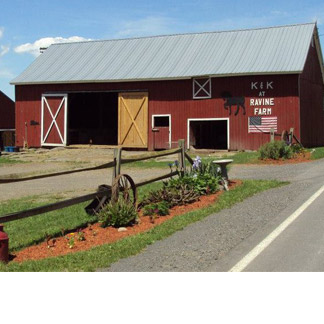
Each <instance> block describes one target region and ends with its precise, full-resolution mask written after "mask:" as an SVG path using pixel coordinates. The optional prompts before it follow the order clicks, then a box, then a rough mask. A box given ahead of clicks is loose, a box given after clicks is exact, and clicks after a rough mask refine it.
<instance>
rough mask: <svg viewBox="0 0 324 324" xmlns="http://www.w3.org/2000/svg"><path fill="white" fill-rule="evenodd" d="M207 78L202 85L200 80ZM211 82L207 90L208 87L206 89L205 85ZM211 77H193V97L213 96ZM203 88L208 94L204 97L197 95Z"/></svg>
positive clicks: (207, 97)
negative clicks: (196, 88) (197, 88)
mask: <svg viewBox="0 0 324 324" xmlns="http://www.w3.org/2000/svg"><path fill="white" fill-rule="evenodd" d="M205 79H207V81H206V82H205V83H204V84H203V85H201V84H200V83H199V82H198V80H205ZM208 83H209V91H208V92H207V89H205V86H208ZM211 83H212V81H211V77H205V78H203V77H200V78H193V79H192V99H210V98H211V97H212V88H211ZM195 84H196V85H197V86H198V87H199V90H197V91H195ZM201 90H203V91H204V92H205V93H206V94H207V96H204V97H197V94H198V93H199V92H200V91H201Z"/></svg>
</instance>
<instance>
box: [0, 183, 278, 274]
mask: <svg viewBox="0 0 324 324" xmlns="http://www.w3.org/2000/svg"><path fill="white" fill-rule="evenodd" d="M283 184H284V183H282V182H278V181H268V180H262V181H261V180H258V181H254V180H245V181H244V183H243V185H242V186H240V187H237V188H235V189H234V190H231V191H229V192H225V193H224V194H223V195H222V196H221V197H220V199H219V201H218V202H217V203H215V204H213V205H212V206H209V207H206V208H203V209H200V210H196V211H192V212H190V213H186V214H183V215H180V216H177V217H174V218H173V219H170V220H168V221H167V222H165V223H163V224H161V225H159V226H156V227H155V228H154V229H152V230H150V231H148V232H145V233H141V234H138V235H136V236H132V237H127V238H125V239H123V240H121V241H118V242H115V243H112V244H106V245H102V246H98V247H94V248H92V249H91V250H89V251H82V252H76V253H73V254H70V255H66V256H61V257H55V258H48V259H43V260H38V261H26V262H24V263H22V264H18V263H15V262H11V263H9V264H8V265H3V264H0V271H94V270H96V269H97V268H100V267H107V266H109V265H110V264H111V263H113V262H115V261H117V260H119V259H120V258H125V257H128V256H130V255H134V254H137V253H139V252H140V251H141V250H142V249H144V248H145V247H146V246H147V245H149V244H152V243H154V242H155V241H157V240H161V239H163V238H165V237H167V236H169V235H171V234H173V233H174V232H176V231H178V230H181V229H183V228H184V227H185V226H187V225H188V224H190V223H193V222H196V221H199V220H201V219H203V218H204V217H206V216H208V215H210V214H211V213H215V212H218V211H220V210H222V209H224V208H229V207H231V206H232V205H234V204H235V203H237V202H240V201H242V200H243V199H245V198H247V197H249V196H252V195H254V194H256V193H257V192H261V191H263V190H267V189H270V188H275V187H278V186H280V185H283ZM159 185H160V184H154V185H153V186H154V187H156V186H159ZM152 188H153V187H151V188H149V186H147V187H146V188H145V189H144V188H143V189H141V190H140V191H141V193H140V195H141V196H142V195H143V190H144V191H146V192H147V191H148V190H150V189H152ZM57 198H58V197H57ZM55 199H56V198H52V199H51V201H53V200H55ZM43 203H44V202H43ZM35 205H40V201H39V200H36V199H35V198H29V200H28V199H25V200H21V201H20V202H19V201H10V202H9V203H8V204H1V214H3V213H6V212H8V211H14V210H19V209H20V208H26V207H33V206H35ZM84 205H85V204H80V205H77V206H73V207H70V208H66V209H63V210H61V211H57V212H51V213H48V214H47V215H45V214H44V215H40V216H35V217H31V218H28V219H24V220H18V221H13V222H10V223H6V231H7V233H8V234H9V237H10V242H11V243H10V245H11V250H15V249H19V248H22V247H24V246H28V245H30V244H33V242H40V241H42V240H44V239H45V235H44V233H45V232H47V233H49V234H50V233H51V234H53V235H56V234H57V235H60V232H61V228H62V227H64V228H65V229H68V228H69V227H70V228H73V227H77V226H80V225H82V224H86V223H87V222H92V221H93V217H90V216H88V215H86V213H85V212H84V211H83V207H84Z"/></svg>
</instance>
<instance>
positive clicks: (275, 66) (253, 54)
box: [11, 23, 316, 84]
mask: <svg viewBox="0 0 324 324" xmlns="http://www.w3.org/2000/svg"><path fill="white" fill-rule="evenodd" d="M315 26H316V24H315V23H308V24H300V25H289V26H281V27H270V28H260V29H247V30H237V31H223V32H207V33H197V34H182V35H169V36H154V37H143V38H131V39H118V40H101V41H88V42H78V43H65V44H53V45H51V46H50V47H49V48H48V49H47V50H46V51H45V52H44V53H43V54H41V55H40V56H39V57H38V58H37V59H36V60H35V61H34V62H33V63H32V64H31V65H30V66H29V67H28V68H27V69H26V70H25V71H24V72H23V73H21V74H20V75H19V76H18V77H16V78H15V79H14V80H12V82H11V83H12V84H44V83H80V82H117V81H144V80H168V79H186V78H191V77H199V76H231V75H250V74H270V73H271V74H285V73H301V72H302V71H303V68H304V64H305V61H306V57H307V54H308V50H309V46H310V44H311V39H312V35H313V33H314V28H315Z"/></svg>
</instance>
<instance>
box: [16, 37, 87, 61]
mask: <svg viewBox="0 0 324 324" xmlns="http://www.w3.org/2000/svg"><path fill="white" fill-rule="evenodd" d="M88 40H91V39H86V38H83V37H80V36H72V37H69V38H64V37H45V38H41V39H38V40H37V41H35V42H34V43H26V44H22V45H19V46H17V47H15V52H16V53H29V54H32V55H34V56H35V57H36V56H38V55H40V51H39V49H40V48H41V47H45V48H46V47H49V46H50V45H52V44H57V43H71V42H82V41H88Z"/></svg>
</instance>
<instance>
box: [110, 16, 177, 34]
mask: <svg viewBox="0 0 324 324" xmlns="http://www.w3.org/2000/svg"><path fill="white" fill-rule="evenodd" d="M172 25H173V22H172V20H171V19H170V18H166V17H154V16H150V17H146V18H143V19H138V20H131V21H125V22H123V23H122V24H121V26H120V27H119V32H117V34H116V36H117V37H136V36H149V35H161V34H169V33H171V32H172V28H171V26H172Z"/></svg>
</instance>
